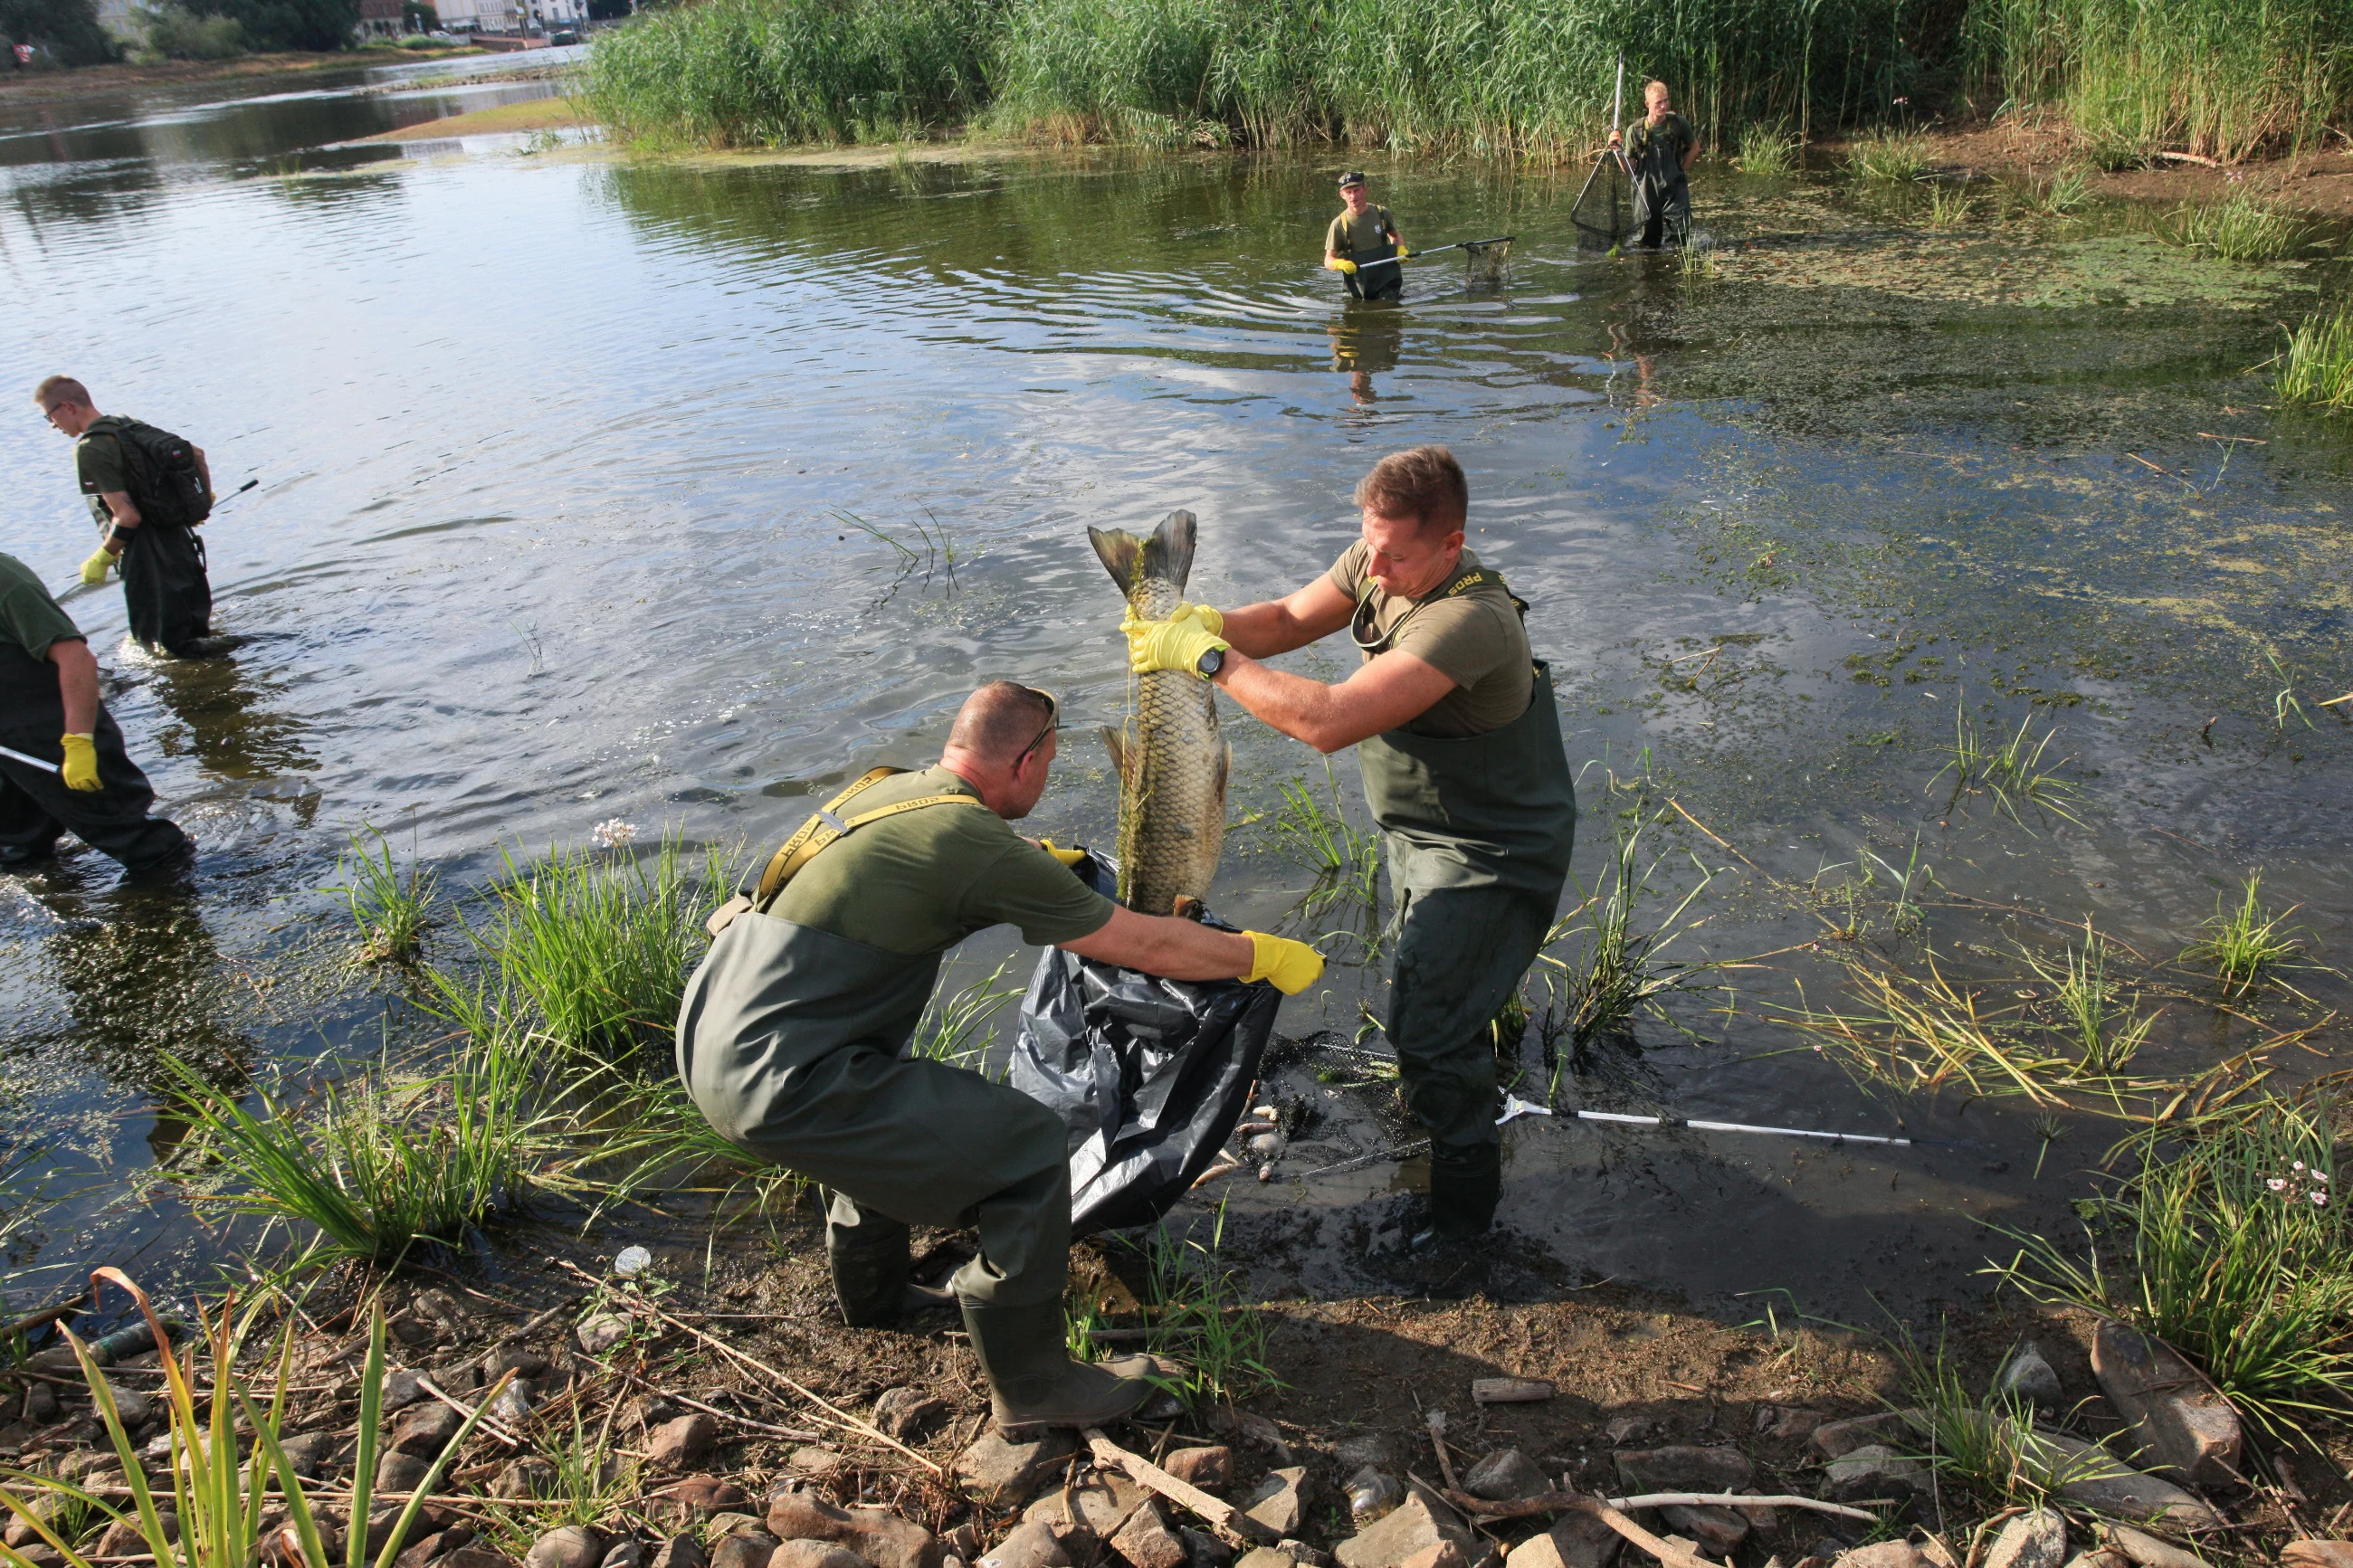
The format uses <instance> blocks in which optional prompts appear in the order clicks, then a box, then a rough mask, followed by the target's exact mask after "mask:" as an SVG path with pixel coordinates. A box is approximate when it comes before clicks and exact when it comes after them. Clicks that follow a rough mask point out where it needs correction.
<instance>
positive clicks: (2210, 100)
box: [1964, 0, 2353, 162]
mask: <svg viewBox="0 0 2353 1568" xmlns="http://www.w3.org/2000/svg"><path fill="white" fill-rule="evenodd" d="M1964 34H1965V37H1966V45H1965V48H1966V52H1967V53H1968V55H1969V56H1970V57H1971V59H1972V62H1973V63H1974V64H1975V65H1976V66H1977V67H1978V68H1979V69H1981V70H1982V71H1983V72H1985V73H1986V74H1987V75H1988V76H1989V77H1991V78H1992V79H1994V80H1995V81H1996V82H1998V83H1999V84H2000V89H2001V90H2003V91H2004V92H2006V93H2007V94H2008V96H2009V99H2010V102H2011V103H2012V104H2013V105H2014V106H2017V107H2020V108H2024V107H2027V106H2029V105H2033V104H2044V103H2048V104H2052V105H2055V106H2057V107H2059V108H2060V109H2061V110H2063V111H2064V113H2065V114H2066V116H2067V118H2068V120H2069V121H2072V123H2073V127H2074V129H2075V130H2076V131H2077V132H2079V133H2081V134H2083V135H2084V136H2085V137H2087V138H2089V139H2090V140H2091V141H2092V142H2093V143H2094V145H2095V146H2100V147H2108V148H2113V147H2116V146H2119V145H2121V146H2126V147H2130V148H2133V149H2137V150H2138V151H2140V152H2142V153H2148V152H2153V151H2157V150H2158V149H2176V150H2186V151H2188V152H2189V153H2196V154H2198V155H2200V156H2203V157H2211V158H2219V159H2222V160H2224V161H2226V162H2235V161H2237V160H2239V159H2242V158H2244V157H2246V156H2248V155H2250V154H2251V153H2256V152H2258V151H2260V150H2263V149H2265V148H2276V147H2284V146H2304V145H2307V144H2310V143H2312V142H2316V141H2317V140H2318V139H2319V138H2320V137H2321V136H2323V135H2324V134H2325V133H2327V132H2328V131H2330V130H2332V129H2334V128H2337V127H2339V126H2341V125H2342V124H2343V122H2344V119H2345V116H2346V112H2347V110H2348V107H2353V59H2348V54H2347V50H2346V45H2347V43H2348V41H2353V16H2348V14H2347V12H2346V10H2345V8H2344V6H2343V5H2341V4H2339V3H2338V0H2269V3H2267V4H2264V5H2244V4H2242V3H2240V0H1972V3H1971V4H1970V5H1969V7H1968V13H1967V17H1966V20H1965V22H1964Z"/></svg>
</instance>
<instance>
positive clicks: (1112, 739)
mask: <svg viewBox="0 0 2353 1568" xmlns="http://www.w3.org/2000/svg"><path fill="white" fill-rule="evenodd" d="M1103 744H1104V745H1106V746H1108V747H1110V748H1111V771H1112V772H1113V773H1117V774H1118V775H1119V776H1120V777H1121V778H1122V779H1123V780H1124V779H1125V778H1126V777H1127V737H1126V736H1125V735H1124V734H1122V733H1121V732H1120V728H1119V726H1118V725H1116V724H1106V725H1104V726H1103Z"/></svg>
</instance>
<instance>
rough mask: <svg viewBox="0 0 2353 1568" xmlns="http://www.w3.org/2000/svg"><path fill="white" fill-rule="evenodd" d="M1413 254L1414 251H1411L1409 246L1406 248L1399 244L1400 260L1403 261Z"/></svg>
mask: <svg viewBox="0 0 2353 1568" xmlns="http://www.w3.org/2000/svg"><path fill="white" fill-rule="evenodd" d="M1412 254H1413V252H1412V251H1410V250H1408V249H1407V248H1406V247H1404V246H1403V245H1402V244H1400V245H1398V260H1399V261H1403V260H1404V259H1405V258H1407V257H1409V256H1411V255H1412Z"/></svg>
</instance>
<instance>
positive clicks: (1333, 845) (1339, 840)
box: [1267, 758, 1382, 930]
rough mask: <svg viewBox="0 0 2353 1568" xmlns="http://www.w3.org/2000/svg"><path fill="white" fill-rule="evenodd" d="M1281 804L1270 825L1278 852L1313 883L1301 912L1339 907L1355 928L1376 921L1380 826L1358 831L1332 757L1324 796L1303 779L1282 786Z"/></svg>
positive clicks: (1326, 766)
mask: <svg viewBox="0 0 2353 1568" xmlns="http://www.w3.org/2000/svg"><path fill="white" fill-rule="evenodd" d="M1281 789H1282V806H1281V807H1279V808H1278V809H1277V810H1276V812H1275V814H1274V816H1273V819H1272V820H1271V822H1270V823H1269V824H1268V825H1267V832H1268V834H1269V836H1270V837H1271V840H1272V843H1273V847H1274V851H1275V853H1276V854H1278V855H1280V856H1282V858H1284V859H1286V860H1288V861H1290V862H1291V863H1292V864H1293V865H1294V866H1296V867H1298V868H1300V869H1301V870H1303V871H1305V872H1307V873H1308V874H1309V875H1310V876H1311V877H1312V878H1313V879H1314V880H1313V881H1312V882H1311V883H1310V884H1309V886H1308V889H1307V891H1306V893H1305V894H1304V895H1303V897H1302V898H1301V899H1300V900H1299V903H1298V905H1297V913H1298V915H1299V916H1300V917H1301V918H1303V919H1313V918H1314V917H1315V916H1317V915H1320V914H1322V913H1323V912H1324V911H1325V910H1333V909H1335V908H1336V909H1337V910H1339V911H1340V912H1341V914H1342V916H1343V918H1344V919H1345V920H1348V921H1350V922H1351V929H1352V930H1355V929H1360V928H1363V927H1365V926H1366V925H1368V924H1370V923H1371V922H1373V921H1377V919H1378V916H1379V912H1380V901H1381V865H1382V849H1381V835H1380V831H1379V829H1377V828H1373V827H1359V826H1356V822H1355V821H1354V820H1353V819H1352V817H1351V816H1350V815H1349V812H1348V808H1347V805H1346V802H1345V800H1344V799H1343V798H1342V796H1341V793H1340V781H1339V777H1338V775H1337V774H1335V773H1334V772H1333V769H1332V763H1331V760H1330V759H1329V758H1326V759H1324V791H1323V794H1322V795H1318V794H1317V793H1316V792H1315V791H1314V790H1311V789H1309V788H1308V787H1307V785H1306V784H1305V783H1304V782H1303V781H1301V780H1298V779H1286V780H1284V781H1283V783H1282V786H1281Z"/></svg>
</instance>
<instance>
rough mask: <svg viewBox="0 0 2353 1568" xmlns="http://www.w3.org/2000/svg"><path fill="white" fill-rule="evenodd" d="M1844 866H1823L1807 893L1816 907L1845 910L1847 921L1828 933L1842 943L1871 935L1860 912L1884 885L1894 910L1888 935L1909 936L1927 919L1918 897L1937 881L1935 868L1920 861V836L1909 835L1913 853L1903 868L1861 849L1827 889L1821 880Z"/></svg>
mask: <svg viewBox="0 0 2353 1568" xmlns="http://www.w3.org/2000/svg"><path fill="white" fill-rule="evenodd" d="M1841 869H1843V864H1842V863H1841V865H1838V866H1825V867H1823V868H1820V870H1818V871H1816V872H1815V873H1814V876H1813V879H1812V881H1811V882H1810V884H1809V885H1808V886H1807V889H1806V891H1807V892H1808V893H1809V894H1810V896H1811V899H1812V900H1813V901H1814V902H1815V903H1816V904H1818V905H1831V906H1834V907H1837V908H1840V909H1842V910H1845V911H1846V918H1845V919H1844V920H1843V921H1837V922H1835V923H1833V924H1831V932H1830V934H1831V935H1832V936H1834V937H1836V938H1838V939H1839V940H1840V941H1841V942H1860V941H1862V939H1863V938H1864V937H1865V936H1868V935H1869V934H1870V933H1871V920H1870V918H1869V917H1868V916H1866V915H1865V914H1864V913H1863V912H1862V911H1863V910H1864V909H1865V908H1866V907H1868V905H1869V903H1870V902H1871V900H1872V899H1873V896H1874V895H1875V894H1877V893H1879V891H1880V889H1881V888H1882V887H1883V886H1884V887H1885V888H1887V889H1891V890H1892V892H1891V902H1892V903H1893V906H1894V907H1893V908H1892V909H1891V910H1889V913H1888V930H1889V934H1891V935H1894V936H1899V937H1903V936H1910V935H1912V934H1913V933H1914V932H1915V931H1918V930H1919V929H1920V928H1921V926H1922V924H1923V923H1924V922H1925V921H1926V918H1927V917H1926V910H1924V909H1923V907H1922V905H1921V901H1920V898H1921V894H1922V893H1923V892H1924V891H1926V889H1928V888H1929V887H1931V886H1933V885H1934V884H1935V882H1936V868H1935V867H1933V866H1930V865H1928V864H1927V863H1926V862H1925V861H1923V860H1922V859H1921V858H1920V836H1919V835H1918V834H1916V833H1915V834H1914V835H1913V836H1912V853H1911V855H1910V856H1909V857H1908V858H1906V859H1905V863H1904V867H1903V869H1901V870H1898V869H1897V868H1895V866H1894V863H1893V862H1891V861H1889V860H1887V859H1886V858H1884V857H1883V856H1880V855H1878V854H1876V853H1874V852H1873V851H1872V850H1870V849H1862V850H1861V851H1860V852H1859V855H1858V858H1857V860H1856V869H1855V870H1854V872H1853V873H1852V874H1851V875H1849V876H1846V877H1843V878H1841V879H1839V880H1838V881H1837V882H1834V883H1832V884H1831V886H1830V887H1828V888H1825V887H1823V886H1822V879H1823V878H1824V877H1825V876H1827V875H1829V874H1830V873H1831V872H1832V871H1836V870H1841Z"/></svg>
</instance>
